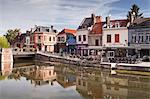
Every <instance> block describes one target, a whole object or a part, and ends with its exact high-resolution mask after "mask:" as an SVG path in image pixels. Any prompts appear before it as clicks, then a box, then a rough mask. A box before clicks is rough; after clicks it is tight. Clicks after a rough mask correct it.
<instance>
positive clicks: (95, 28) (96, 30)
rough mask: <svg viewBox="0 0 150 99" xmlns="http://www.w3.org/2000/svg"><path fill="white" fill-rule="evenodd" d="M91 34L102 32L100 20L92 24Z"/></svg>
mask: <svg viewBox="0 0 150 99" xmlns="http://www.w3.org/2000/svg"><path fill="white" fill-rule="evenodd" d="M91 34H102V22H100V23H96V24H94V25H93V28H92V31H91Z"/></svg>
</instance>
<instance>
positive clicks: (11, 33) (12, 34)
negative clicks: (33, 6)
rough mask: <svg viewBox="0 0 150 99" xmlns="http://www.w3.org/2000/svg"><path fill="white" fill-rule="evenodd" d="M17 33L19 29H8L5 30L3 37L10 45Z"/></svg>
mask: <svg viewBox="0 0 150 99" xmlns="http://www.w3.org/2000/svg"><path fill="white" fill-rule="evenodd" d="M19 32H20V29H14V30H12V29H9V30H7V33H6V35H4V36H5V37H6V38H7V40H8V42H9V43H10V44H12V42H13V41H14V39H15V38H16V36H17V35H18V33H19Z"/></svg>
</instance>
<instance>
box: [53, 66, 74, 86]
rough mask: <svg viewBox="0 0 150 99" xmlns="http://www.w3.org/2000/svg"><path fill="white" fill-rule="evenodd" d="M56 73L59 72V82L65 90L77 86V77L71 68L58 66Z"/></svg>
mask: <svg viewBox="0 0 150 99" xmlns="http://www.w3.org/2000/svg"><path fill="white" fill-rule="evenodd" d="M55 71H56V72H57V82H58V83H59V84H60V85H61V86H62V87H63V88H68V87H71V86H75V83H76V75H75V72H74V70H72V69H71V68H69V67H64V66H56V67H55Z"/></svg>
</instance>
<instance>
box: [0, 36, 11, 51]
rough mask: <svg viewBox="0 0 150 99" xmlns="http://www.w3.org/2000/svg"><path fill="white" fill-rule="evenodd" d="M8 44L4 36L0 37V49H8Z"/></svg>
mask: <svg viewBox="0 0 150 99" xmlns="http://www.w3.org/2000/svg"><path fill="white" fill-rule="evenodd" d="M9 47H10V44H9V43H8V41H7V39H6V37H5V36H0V48H9Z"/></svg>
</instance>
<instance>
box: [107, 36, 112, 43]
mask: <svg viewBox="0 0 150 99" xmlns="http://www.w3.org/2000/svg"><path fill="white" fill-rule="evenodd" d="M107 43H111V35H107Z"/></svg>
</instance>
